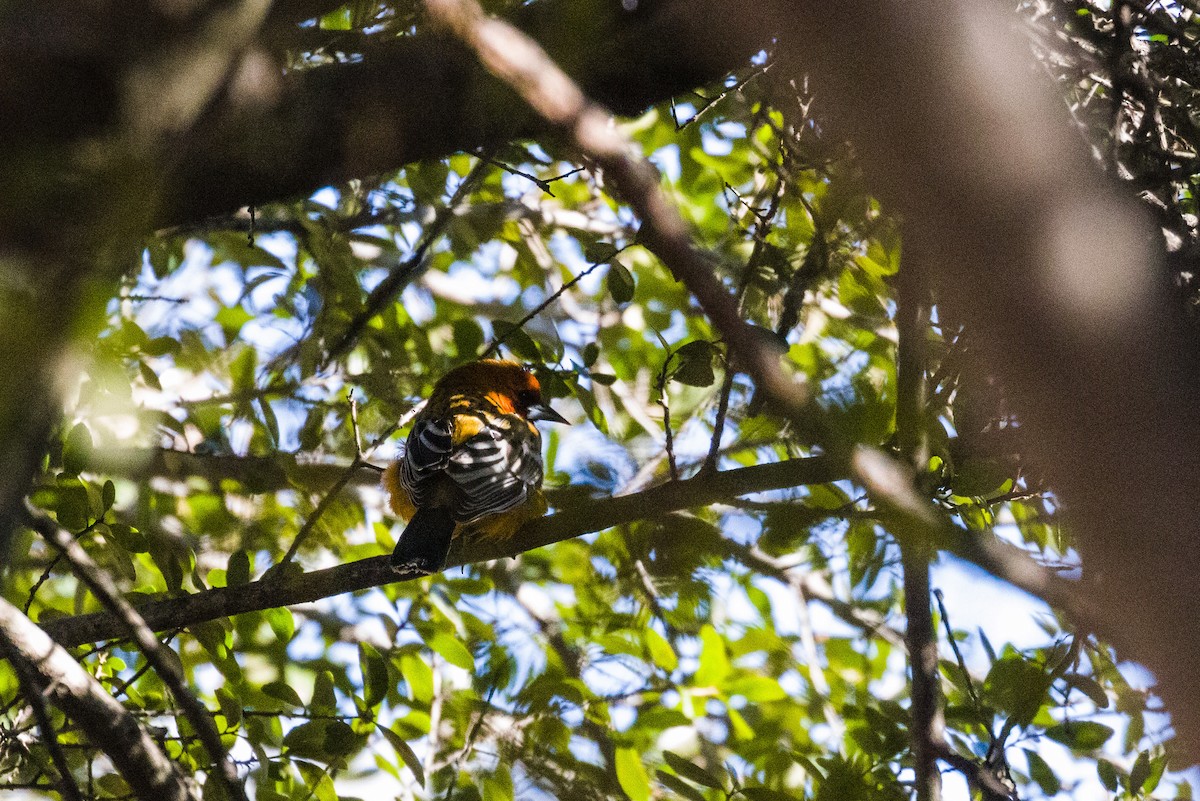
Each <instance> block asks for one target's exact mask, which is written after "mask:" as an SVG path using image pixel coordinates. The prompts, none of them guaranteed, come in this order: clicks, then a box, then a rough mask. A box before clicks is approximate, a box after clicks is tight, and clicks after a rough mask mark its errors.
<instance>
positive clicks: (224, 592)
mask: <svg viewBox="0 0 1200 801" xmlns="http://www.w3.org/2000/svg"><path fill="white" fill-rule="evenodd" d="M846 475H847V473H846V466H845V464H844V463H843V462H841V461H839V460H835V459H833V458H831V457H824V456H817V457H812V458H808V459H792V460H790V461H786V462H775V463H772V464H765V465H754V466H752V467H744V468H740V469H737V470H728V471H725V472H720V473H710V474H707V475H705V476H701V477H697V478H691V479H688V480H686V481H673V482H670V483H667V484H662V485H659V486H657V487H654V488H652V489H649V490H646V491H644V492H639V493H636V494H633V495H623V496H621V497H618V498H603V499H598V500H585V501H574V502H572V503H571V504H570V505H569V508H565V509H563V510H561V511H559V512H557V513H556V514H553V515H550V516H549V517H543V518H541V519H539V520H535V521H533V522H532V523H530V524H528V525H526V526H525V527H524V528H522V529H521V530H520V531H519V532H518V533H517V535H516V536H515V537H513V538H512V539H507V540H475V541H472V542H464V541H463V540H462V539H456V540H455V541H454V543H453V545H452V547H451V549H450V555H449V557H448V559H447V563H446V567H447V569H449V568H452V567H458V566H461V565H466V564H470V563H472V562H483V561H487V560H491V559H501V558H506V557H515V556H517V555H519V554H521V553H524V552H525V551H529V550H532V549H534V548H540V547H542V546H544V545H550V544H552V543H555V542H560V541H562V540H566V539H571V538H572V537H578V536H580V535H582V534H587V533H589V532H593V531H600V530H602V529H606V528H611V527H613V526H619V525H622V524H625V523H632V522H634V521H636V520H643V519H646V518H647V516H648V512H651V513H652V514H655V515H666V514H670V513H672V512H676V511H679V510H682V509H692V508H696V507H701V506H705V505H707V504H711V503H715V502H717V501H721V500H724V499H727V498H729V497H732V496H736V495H747V494H751V493H755V492H767V491H770V490H775V489H783V488H787V487H795V486H800V485H802V484H824V483H828V482H830V481H837V480H840V479H844V478H846ZM414 578H419V576H418V575H415V574H414V575H407V576H401V577H399V578H398V577H397V575H396V572H395V571H394V570H392V567H391V565H390V563H389V562H388V559H387V557H386V556H377V557H372V558H370V559H362V560H359V561H357V562H351V563H348V564H343V565H337V566H336V567H331V568H327V569H324V570H315V571H312V572H310V573H300V572H291V573H288V572H284V573H282V574H279V575H277V576H273V577H270V578H266V579H261V580H259V581H253V582H250V583H249V584H243V585H240V586H236V587H221V588H217V589H211V590H206V591H203V592H198V593H195V594H192V595H187V596H183V597H180V598H171V599H168V600H164V601H153V602H151V603H147V604H144V605H142V606H141V607H139V609H138V611H139V613H140V614H141V615H142V618H143V619H144V620H145V621H146V624H147V625H148V626H149V627H150V628H151V629H153V630H155V631H162V630H164V629H168V628H175V627H181V626H190V625H195V624H196V623H201V622H204V621H207V620H216V619H218V618H223V617H229V616H231V615H237V614H242V613H245V612H254V611H259V610H262V609H273V608H275V607H278V606H290V605H293V604H298V603H307V602H309V601H315V600H318V599H320V598H328V597H330V596H333V595H339V594H341V593H345V592H357V591H359V590H365V589H368V588H370V587H379V586H382V585H384V584H390V583H392V582H394V581H397V580H401V581H405V580H409V579H414ZM45 630H46V631H48V632H50V633H51V636H53V637H54V639H55V640H57V641H58V642H60V643H63V644H64V645H81V644H83V643H87V642H96V641H99V640H105V639H112V638H116V637H121V636H123V634H124V629H123V628H122V626H121V624H120V622H119V621H118V620H117V619H116V618H115V617H114V616H113V615H112V614H110V613H108V612H97V613H93V614H87V615H78V616H75V617H69V618H60V619H57V620H52V621H48V622H47V623H46V624H45Z"/></svg>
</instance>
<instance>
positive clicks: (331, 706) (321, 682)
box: [308, 670, 337, 714]
mask: <svg viewBox="0 0 1200 801" xmlns="http://www.w3.org/2000/svg"><path fill="white" fill-rule="evenodd" d="M308 708H309V709H311V710H312V711H314V712H320V713H323V714H330V713H332V712H334V711H335V710H336V709H337V694H336V693H335V692H334V690H333V672H332V671H329V670H322V671H321V672H319V673H318V674H317V677H316V678H315V679H314V680H313V692H312V700H311V701H309V703H308Z"/></svg>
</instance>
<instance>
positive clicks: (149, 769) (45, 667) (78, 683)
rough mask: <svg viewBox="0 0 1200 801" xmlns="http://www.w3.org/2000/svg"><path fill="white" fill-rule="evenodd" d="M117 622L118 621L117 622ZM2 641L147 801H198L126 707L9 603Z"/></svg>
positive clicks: (4, 607) (1, 611) (2, 606)
mask: <svg viewBox="0 0 1200 801" xmlns="http://www.w3.org/2000/svg"><path fill="white" fill-rule="evenodd" d="M114 622H115V620H114ZM0 641H3V642H4V644H5V646H6V651H7V652H8V654H9V658H10V659H13V660H21V661H22V662H23V663H24V665H25V667H23V668H22V670H27V671H28V672H29V673H30V675H32V676H36V682H37V688H38V691H39V692H42V693H45V694H46V695H47V696H48V697H49V698H50V700H51V701H52V702H53V703H54V705H55V706H57V707H58V708H59V709H61V710H63V712H65V713H66V714H67V716H68V717H70V718H71V720H73V721H75V723H76V725H78V726H79V727H80V728H81V729H83V731H84V732H85V733H86V734H87V736H88V738H89V739H90V740H91V741H92V743H93V744H95V745H96V747H97V748H99V749H100V750H102V751H103V752H104V753H105V754H107V755H108V757H109V759H111V760H112V763H113V766H114V767H116V769H117V771H118V772H119V773H120V774H121V776H122V777H123V778H124V779H125V781H126V782H128V783H129V786H130V788H131V789H132V791H133V793H134V794H135V795H136V796H137V797H138V798H140V799H142V801H195V799H196V796H195V795H193V793H192V792H191V790H190V789H189V788H188V786H187V783H186V782H185V781H184V779H183V777H182V776H180V775H179V774H178V773H177V772H176V770H175V766H174V765H173V764H172V763H171V761H170V760H169V759H167V756H166V754H164V753H163V751H162V749H161V748H159V747H158V745H157V744H156V743H155V742H154V741H153V740H152V739H150V735H149V734H147V733H146V730H145V729H143V728H142V726H141V725H140V724H139V723H138V722H137V719H136V718H134V717H133V716H132V715H131V714H129V712H128V711H127V710H126V709H125V707H123V706H121V704H120V702H119V701H117V700H116V699H115V698H113V697H112V696H110V695H109V694H108V693H107V692H106V691H105V690H104V688H103V687H101V686H100V685H99V684H98V683H97V682H96V680H95V679H93V678H92V677H91V676H90V675H89V674H88V673H87V671H85V670H84V669H83V668H82V667H81V666H80V665H79V663H78V662H76V661H75V660H74V659H73V658H72V657H71V655H70V654H68V653H67V652H66V651H65V650H63V648H62V647H60V646H59V645H56V644H55V643H54V641H53V640H51V639H50V636H49V635H48V634H47V633H46V632H45V631H43V630H42V629H40V628H38V627H37V625H35V624H34V623H33V621H31V620H30V619H29V618H27V617H25V615H23V614H21V611H20V610H19V609H17V608H16V607H15V606H13V605H12V604H10V603H9V602H8V601H5V600H3V599H0Z"/></svg>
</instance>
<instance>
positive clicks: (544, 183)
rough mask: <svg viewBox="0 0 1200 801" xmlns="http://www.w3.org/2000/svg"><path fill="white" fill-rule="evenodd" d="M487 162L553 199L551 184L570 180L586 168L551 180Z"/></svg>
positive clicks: (574, 170) (579, 168)
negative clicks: (523, 180)
mask: <svg viewBox="0 0 1200 801" xmlns="http://www.w3.org/2000/svg"><path fill="white" fill-rule="evenodd" d="M488 162H489V163H491V164H494V165H496V166H497V167H499V168H500V169H502V170H504V171H505V172H507V173H509V174H510V175H517V176H520V177H521V178H524V179H526V180H527V181H530V182H532V183H533V184H534V185H536V186H537V188H538V189H540V190H542V191H543V192H545V193H546V194H547V195H549V196H550V197H554V193H553V192H552V191H550V185H551V184H552V183H554V182H555V181H561V180H562V179H563V178H570V177H571V176H572V175H574V174H575V173H577V172H583V171H584V170H585V169H587V168H586V167H576V168H575V169H573V170H571V171H570V172H564V173H563V174H562V175H556V176H554V177H553V178H538V177H537V176H536V175H531V174H529V173H527V172H523V171H522V170H518V169H517V168H516V167H513V166H512V165H510V164H505V163H504V162H503V161H497V160H496V159H488Z"/></svg>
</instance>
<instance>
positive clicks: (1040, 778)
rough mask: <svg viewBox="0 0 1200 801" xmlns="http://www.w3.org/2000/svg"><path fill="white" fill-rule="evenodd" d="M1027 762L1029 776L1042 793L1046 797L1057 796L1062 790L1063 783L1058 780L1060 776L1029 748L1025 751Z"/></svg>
mask: <svg viewBox="0 0 1200 801" xmlns="http://www.w3.org/2000/svg"><path fill="white" fill-rule="evenodd" d="M1024 751H1025V760H1026V762H1028V764H1029V776H1030V778H1032V779H1033V780H1034V781H1035V782H1037V785H1038V787H1040V788H1042V793H1043V794H1044V795H1046V797H1050V796H1053V795H1056V794H1057V793H1058V791H1059V790H1061V789H1062V782H1060V781H1059V780H1058V776H1057V775H1056V774H1055V773H1054V771H1053V770H1051V769H1050V766H1049V765H1048V764H1046V760H1044V759H1042V758H1041V757H1040V756H1038V754H1037V752H1035V751H1031V750H1029V749H1028V748H1026V749H1024Z"/></svg>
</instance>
